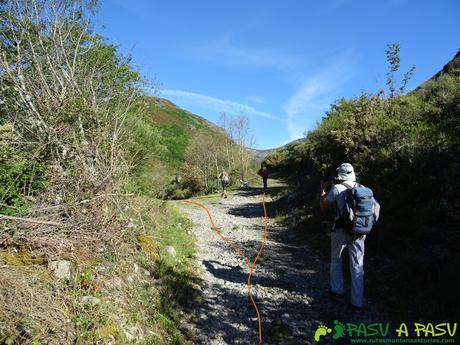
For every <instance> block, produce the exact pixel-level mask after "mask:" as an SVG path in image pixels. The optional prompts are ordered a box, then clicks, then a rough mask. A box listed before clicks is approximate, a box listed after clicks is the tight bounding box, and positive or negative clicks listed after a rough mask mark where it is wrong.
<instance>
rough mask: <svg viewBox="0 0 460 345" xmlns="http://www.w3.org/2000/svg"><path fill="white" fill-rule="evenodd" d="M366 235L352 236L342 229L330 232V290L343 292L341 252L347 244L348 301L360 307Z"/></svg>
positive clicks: (362, 291) (362, 295)
mask: <svg viewBox="0 0 460 345" xmlns="http://www.w3.org/2000/svg"><path fill="white" fill-rule="evenodd" d="M365 239H366V236H362V237H358V238H356V239H354V238H353V236H352V235H350V234H349V233H347V232H346V231H345V230H343V229H335V231H333V232H332V233H331V272H330V274H331V292H334V293H337V294H343V293H344V292H345V286H344V281H343V272H342V266H343V265H342V253H343V250H344V249H345V247H346V246H348V255H349V261H350V273H351V297H350V302H351V303H352V304H353V305H355V306H357V307H362V306H363V304H364V241H365Z"/></svg>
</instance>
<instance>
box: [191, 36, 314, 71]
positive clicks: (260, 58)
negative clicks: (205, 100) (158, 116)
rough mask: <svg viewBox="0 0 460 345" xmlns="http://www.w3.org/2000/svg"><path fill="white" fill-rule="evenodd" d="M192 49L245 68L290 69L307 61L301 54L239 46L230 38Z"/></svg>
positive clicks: (200, 55) (209, 58) (206, 57)
mask: <svg viewBox="0 0 460 345" xmlns="http://www.w3.org/2000/svg"><path fill="white" fill-rule="evenodd" d="M192 51H194V52H195V56H196V57H198V58H200V59H203V60H206V61H210V62H214V63H219V64H223V65H230V66H235V67H243V68H278V69H289V68H294V67H295V66H299V65H300V64H303V63H304V62H305V59H304V58H302V57H300V56H296V55H294V54H288V53H283V52H279V51H275V50H272V49H265V48H259V49H253V48H243V47H238V46H236V45H234V44H232V43H231V42H230V40H228V39H222V40H220V41H216V42H213V43H209V44H206V45H202V46H196V47H194V48H193V49H192Z"/></svg>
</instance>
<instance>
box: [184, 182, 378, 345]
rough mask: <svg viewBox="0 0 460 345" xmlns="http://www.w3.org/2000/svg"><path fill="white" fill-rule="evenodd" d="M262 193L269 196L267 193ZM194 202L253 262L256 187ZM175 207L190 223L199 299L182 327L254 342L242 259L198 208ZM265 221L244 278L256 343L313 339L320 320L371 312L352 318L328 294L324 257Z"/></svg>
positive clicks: (202, 335)
mask: <svg viewBox="0 0 460 345" xmlns="http://www.w3.org/2000/svg"><path fill="white" fill-rule="evenodd" d="M267 199H268V200H267V203H269V202H270V197H267ZM194 201H197V202H199V203H201V204H203V205H205V206H206V207H207V208H208V209H209V211H210V212H211V214H212V216H213V219H214V222H215V224H216V226H217V227H218V228H220V230H221V232H222V234H223V235H224V236H225V237H227V238H228V239H230V240H231V241H232V242H234V243H235V244H236V245H237V246H238V247H239V248H240V249H241V250H242V251H243V252H244V253H245V254H246V256H247V257H248V258H249V260H251V261H253V260H254V258H255V257H256V255H257V251H258V249H259V247H260V244H261V241H262V239H263V232H264V226H263V225H264V220H263V208H262V192H261V191H260V190H250V191H241V192H237V193H236V194H231V195H229V197H228V198H227V199H217V198H210V199H207V198H202V199H194ZM176 206H177V207H178V208H179V209H180V210H181V211H182V212H183V213H185V214H186V215H188V217H189V218H190V220H191V221H192V222H193V223H194V224H195V227H194V230H193V232H194V235H195V237H196V241H197V247H198V248H197V261H198V266H199V270H200V278H201V279H202V281H203V283H202V287H201V295H202V304H201V305H200V306H199V307H197V308H196V310H195V315H194V323H193V325H191V326H189V328H191V331H192V332H193V333H194V334H195V335H196V340H195V342H196V343H199V344H212V345H217V344H258V343H259V337H258V322H257V315H256V312H255V310H254V308H253V306H252V304H251V301H250V299H249V296H248V291H247V279H248V271H249V270H248V268H247V266H246V263H245V262H244V260H243V259H242V258H241V256H240V255H239V254H238V253H236V252H235V251H234V250H233V249H231V248H229V247H228V246H227V245H226V244H225V243H224V242H223V241H222V240H221V239H220V238H219V237H218V236H217V234H216V233H215V232H214V230H213V229H212V228H211V225H210V223H209V219H208V216H207V214H206V212H205V211H204V210H203V209H202V208H200V207H195V206H191V205H186V204H184V203H181V202H178V203H176ZM272 216H273V215H272ZM267 222H268V239H267V242H266V245H265V248H264V250H263V252H262V256H261V258H260V259H259V260H258V263H257V266H256V267H255V269H254V272H253V275H252V279H251V286H252V294H253V297H254V299H255V301H256V303H257V305H258V308H259V311H260V312H261V319H262V335H263V339H264V342H263V343H264V344H314V343H316V342H315V341H314V340H313V335H314V333H315V330H316V329H317V328H318V325H319V324H321V323H324V324H328V325H329V326H332V321H333V320H334V319H341V320H342V321H345V322H353V320H361V321H363V320H366V319H370V318H373V317H375V311H374V310H373V308H368V311H366V312H365V313H364V315H359V317H357V316H355V315H353V314H350V312H349V311H348V310H347V308H346V306H345V305H341V304H339V305H338V304H337V303H336V302H333V301H330V300H329V299H328V297H327V292H328V263H327V262H324V259H321V255H320V253H319V252H318V251H316V250H313V249H311V248H308V246H307V245H306V244H305V243H299V241H298V240H297V238H296V236H295V234H293V233H292V232H289V231H288V230H287V229H286V228H284V227H282V226H280V225H279V224H277V223H276V222H275V219H274V218H272V217H270V214H269V217H268V219H267ZM329 338H330V336H329ZM324 340H326V339H324ZM322 343H323V344H324V343H327V342H324V341H323V342H322ZM335 344H340V342H335Z"/></svg>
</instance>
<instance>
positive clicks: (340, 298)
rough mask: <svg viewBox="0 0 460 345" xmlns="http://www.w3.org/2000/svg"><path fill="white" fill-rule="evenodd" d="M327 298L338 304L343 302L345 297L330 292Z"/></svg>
mask: <svg viewBox="0 0 460 345" xmlns="http://www.w3.org/2000/svg"><path fill="white" fill-rule="evenodd" d="M329 298H330V299H331V300H333V301H336V302H340V303H342V302H343V301H345V297H344V296H343V294H341V293H335V292H332V291H329Z"/></svg>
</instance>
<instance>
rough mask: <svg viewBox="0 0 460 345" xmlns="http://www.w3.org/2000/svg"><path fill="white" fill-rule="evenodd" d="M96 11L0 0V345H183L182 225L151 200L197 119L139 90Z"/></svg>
mask: <svg viewBox="0 0 460 345" xmlns="http://www.w3.org/2000/svg"><path fill="white" fill-rule="evenodd" d="M96 10H97V3H96V2H94V1H78V0H64V1H54V0H51V1H48V0H47V1H44V0H31V1H29V0H27V1H0V343H2V344H34V345H38V344H94V343H112V344H115V343H116V344H129V343H141V344H142V343H143V344H179V343H184V342H186V332H185V331H184V330H183V329H182V326H181V322H182V321H183V320H184V315H183V313H184V312H186V311H187V308H189V307H190V305H191V303H193V300H194V298H195V295H194V293H195V287H196V283H197V282H196V278H195V271H194V270H195V267H194V250H195V247H194V241H193V238H192V236H191V235H190V234H189V228H190V226H191V224H190V223H189V222H188V221H187V220H186V219H185V218H183V217H182V216H181V215H179V214H178V213H176V212H175V210H174V209H172V208H171V207H170V206H169V205H168V204H167V203H166V202H165V201H162V200H161V199H158V198H155V197H156V196H159V195H161V193H162V190H163V189H164V186H165V184H168V183H169V181H170V180H171V179H172V177H173V176H174V174H173V172H174V171H175V170H176V169H177V168H178V167H179V166H180V165H181V164H182V157H183V155H184V152H185V150H186V148H187V146H188V141H189V140H191V137H192V135H191V134H190V133H192V132H193V131H195V129H196V130H207V129H206V128H207V127H209V124H208V123H207V122H206V121H205V120H203V119H200V118H199V117H198V116H195V115H192V114H189V113H185V112H183V111H180V110H179V109H177V108H176V107H174V106H173V105H171V104H169V103H167V101H164V100H161V99H158V98H155V97H151V96H147V95H146V93H145V91H144V90H145V89H146V86H148V84H147V83H146V82H145V81H144V80H143V79H142V78H141V75H140V73H139V72H138V71H136V70H135V69H134V68H133V67H132V66H131V59H130V57H129V56H123V55H122V54H120V53H119V52H118V49H117V47H116V46H114V45H112V44H110V43H108V41H107V40H106V39H105V38H104V37H102V36H100V35H99V34H97V33H95V32H94V28H93V27H92V18H93V15H94V13H95V11H96ZM179 123H180V126H179ZM184 123H185V124H184ZM188 125H190V126H191V127H190V126H189V127H190V128H189V129H188V130H185V129H184V128H183V127H184V126H188ZM192 127H193V128H192ZM209 130H211V129H209ZM212 130H215V131H217V128H213V129H212Z"/></svg>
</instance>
